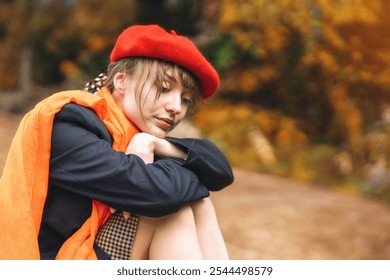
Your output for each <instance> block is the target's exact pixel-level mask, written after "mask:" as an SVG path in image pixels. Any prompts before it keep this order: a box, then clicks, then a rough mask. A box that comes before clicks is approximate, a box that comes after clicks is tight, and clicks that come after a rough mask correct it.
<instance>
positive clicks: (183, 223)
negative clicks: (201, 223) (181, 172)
mask: <svg viewBox="0 0 390 280" xmlns="http://www.w3.org/2000/svg"><path fill="white" fill-rule="evenodd" d="M132 259H171V260H172V259H174V260H180V259H203V255H202V251H201V248H200V244H199V240H198V236H197V230H196V227H195V221H194V215H193V212H192V209H191V207H190V206H185V207H183V208H182V209H180V210H179V211H178V212H176V213H173V214H170V215H168V216H165V217H162V218H147V217H140V220H139V226H138V229H137V233H136V236H135V240H134V245H133V248H132Z"/></svg>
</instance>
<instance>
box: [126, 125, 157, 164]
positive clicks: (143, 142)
mask: <svg viewBox="0 0 390 280" xmlns="http://www.w3.org/2000/svg"><path fill="white" fill-rule="evenodd" d="M156 139H157V138H156V137H155V136H153V135H151V134H148V133H145V132H141V133H137V134H135V135H134V136H133V138H132V139H131V141H130V143H129V145H128V146H127V148H126V151H125V152H126V154H135V155H137V156H139V157H140V158H142V159H143V160H144V162H145V163H152V162H153V158H154V148H155V145H156V144H155V142H156Z"/></svg>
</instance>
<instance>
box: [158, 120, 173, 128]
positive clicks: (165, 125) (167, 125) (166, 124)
mask: <svg viewBox="0 0 390 280" xmlns="http://www.w3.org/2000/svg"><path fill="white" fill-rule="evenodd" d="M157 120H158V123H159V124H160V126H161V127H162V128H164V129H170V128H172V127H173V125H174V121H173V120H172V119H169V118H157Z"/></svg>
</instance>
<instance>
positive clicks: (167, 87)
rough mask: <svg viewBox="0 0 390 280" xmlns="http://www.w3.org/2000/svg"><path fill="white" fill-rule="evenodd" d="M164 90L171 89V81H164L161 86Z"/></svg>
mask: <svg viewBox="0 0 390 280" xmlns="http://www.w3.org/2000/svg"><path fill="white" fill-rule="evenodd" d="M161 90H162V92H169V91H170V90H171V87H170V85H169V83H167V82H164V83H163V84H162V87H161Z"/></svg>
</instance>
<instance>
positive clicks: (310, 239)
mask: <svg viewBox="0 0 390 280" xmlns="http://www.w3.org/2000/svg"><path fill="white" fill-rule="evenodd" d="M19 120H20V117H17V116H14V115H8V114H4V113H0V170H2V169H3V166H4V161H5V158H6V154H7V151H8V148H9V145H10V143H11V138H12V136H13V134H14V133H15V131H16V127H17V124H18V123H19ZM234 173H235V178H236V179H235V182H234V184H233V185H232V186H230V187H229V188H227V189H225V190H223V191H221V192H218V193H214V194H212V199H213V200H214V202H215V205H216V209H217V212H218V216H219V220H220V224H221V227H222V231H223V233H224V235H225V239H226V242H227V244H228V249H229V251H230V255H231V258H232V259H271V260H272V259H273V260H278V259H280V260H282V259H302V260H306V259H390V205H387V204H381V203H378V202H375V201H371V200H368V199H363V198H359V197H352V196H346V195H343V194H340V193H335V192H333V191H330V190H327V189H323V188H320V187H317V186H311V185H308V184H304V183H301V182H295V181H291V180H287V179H281V178H277V177H273V176H267V175H262V174H255V173H251V172H247V171H244V170H240V169H235V170H234Z"/></svg>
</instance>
